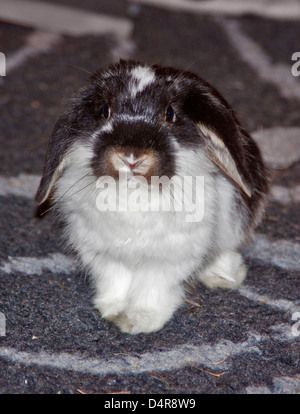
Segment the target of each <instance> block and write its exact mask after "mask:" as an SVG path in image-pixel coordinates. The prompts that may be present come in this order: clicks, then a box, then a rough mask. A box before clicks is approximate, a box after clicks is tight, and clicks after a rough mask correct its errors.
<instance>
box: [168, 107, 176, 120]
mask: <svg viewBox="0 0 300 414" xmlns="http://www.w3.org/2000/svg"><path fill="white" fill-rule="evenodd" d="M174 120H175V112H174V109H173V108H172V106H171V105H169V106H168V108H167V110H166V121H167V122H174Z"/></svg>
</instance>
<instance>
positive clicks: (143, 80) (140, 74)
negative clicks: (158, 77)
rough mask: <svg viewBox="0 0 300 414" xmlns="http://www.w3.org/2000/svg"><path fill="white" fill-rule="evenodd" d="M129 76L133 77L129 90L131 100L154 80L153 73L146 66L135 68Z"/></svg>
mask: <svg viewBox="0 0 300 414" xmlns="http://www.w3.org/2000/svg"><path fill="white" fill-rule="evenodd" d="M131 74H132V77H133V82H132V85H131V88H130V91H131V96H132V98H134V97H135V96H136V94H137V93H138V92H141V91H142V90H143V89H144V88H145V87H146V86H148V85H149V84H151V83H153V82H154V80H155V74H154V72H153V71H152V69H150V68H149V67H146V66H137V67H136V68H134V69H133V70H132V72H131Z"/></svg>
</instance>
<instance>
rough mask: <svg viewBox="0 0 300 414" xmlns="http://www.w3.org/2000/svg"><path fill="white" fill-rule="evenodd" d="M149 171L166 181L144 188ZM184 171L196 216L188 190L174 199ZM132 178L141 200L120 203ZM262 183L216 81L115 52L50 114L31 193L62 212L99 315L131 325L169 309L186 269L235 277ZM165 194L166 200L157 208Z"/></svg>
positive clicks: (142, 328) (259, 164)
mask: <svg viewBox="0 0 300 414" xmlns="http://www.w3.org/2000/svg"><path fill="white" fill-rule="evenodd" d="M155 177H156V178H157V177H158V182H159V179H160V178H161V177H165V179H166V185H165V187H164V186H163V185H160V187H159V191H158V192H156V193H155V194H154V195H152V193H151V190H152V188H154V187H155V185H154V184H153V182H152V179H153V178H155ZM175 177H177V181H176V180H174V178H175ZM185 177H191V179H192V180H195V179H196V178H197V177H202V181H201V183H202V184H203V185H202V187H201V185H199V188H200V189H201V188H202V190H203V191H198V192H197V191H196V188H198V187H197V186H193V185H191V182H189V183H190V185H189V186H188V185H187V188H188V190H189V191H190V192H191V194H192V196H193V198H194V201H193V204H192V205H193V206H194V207H195V210H197V211H198V213H199V214H198V215H196V219H195V218H194V217H193V214H191V208H190V205H189V204H191V197H190V198H188V197H187V199H188V200H189V201H186V205H185V204H184V203H182V206H183V207H182V208H181V209H180V208H176V202H177V201H178V200H179V199H180V194H181V195H182V193H184V192H186V193H187V192H188V191H187V190H184V191H176V188H177V189H178V188H179V190H182V188H183V187H180V185H179V182H180V179H181V180H183V179H185ZM109 178H110V179H111V180H112V181H111V182H109V180H108V179H109ZM178 178H179V179H178ZM172 179H173V182H172ZM101 180H102V181H101ZM105 180H107V181H105ZM168 180H169V181H168ZM104 182H106V184H107V185H106V187H105V186H104V185H102V184H103V183H104ZM132 182H136V183H139V185H140V191H139V197H140V200H142V201H141V206H140V207H141V208H139V209H138V208H136V206H135V205H134V203H132V205H130V203H129V205H128V204H126V203H125V204H124V205H125V207H126V208H123V207H124V205H123V207H122V208H121V207H120V205H121V204H122V202H123V203H124V202H126V201H128V200H129V199H130V198H131V197H133V199H134V198H135V197H136V194H135V191H137V189H138V186H136V188H134V185H133V183H132ZM108 184H111V185H110V186H109V185H108ZM113 184H114V185H113ZM117 184H119V187H118V186H117ZM129 184H130V185H129ZM159 184H161V183H159ZM172 185H173V187H172ZM176 186H177V187H176ZM178 186H179V187H178ZM129 187H130V188H129ZM268 188H269V185H268V171H267V168H266V166H265V165H264V163H263V160H262V156H261V154H260V151H259V148H258V147H257V145H256V144H255V142H254V141H253V139H252V138H251V137H250V136H249V134H248V133H247V132H246V131H245V129H244V128H243V127H242V126H241V124H240V122H239V121H238V119H237V117H236V115H235V113H234V111H233V109H232V108H231V107H230V105H229V104H228V103H227V102H226V101H225V99H224V98H223V97H222V96H221V95H220V93H219V92H217V90H216V89H215V88H213V87H212V86H211V85H210V84H209V83H207V82H206V81H204V80H203V79H201V78H200V77H199V76H198V75H196V74H193V73H191V72H188V71H181V70H178V69H175V68H172V67H163V66H160V65H157V64H153V65H148V64H145V63H140V62H137V61H132V60H120V61H118V62H116V63H113V64H111V65H110V66H109V67H108V68H106V69H102V70H99V71H97V72H96V73H95V74H93V75H92V76H91V77H90V79H89V84H88V86H86V87H85V88H84V89H82V90H81V91H80V92H79V94H78V95H77V96H75V97H74V98H73V99H72V100H71V103H70V106H69V109H67V110H66V112H65V113H64V114H63V115H62V116H61V117H60V118H59V120H58V121H57V123H56V125H55V127H54V130H53V133H52V135H51V137H50V140H49V144H48V150H47V154H46V158H45V165H44V170H43V175H42V178H41V182H40V185H39V188H38V190H37V194H36V201H37V203H38V204H39V205H41V204H42V203H44V202H45V201H46V200H48V199H51V202H52V203H53V208H54V210H55V211H57V214H58V217H59V218H61V219H62V220H63V222H64V231H63V236H64V240H66V244H67V246H69V247H70V248H71V249H72V250H74V251H75V252H76V255H77V257H78V259H79V262H80V263H81V265H82V267H83V269H85V270H87V272H88V274H89V275H90V278H91V281H92V286H93V288H94V305H95V307H96V308H97V309H98V310H99V311H100V313H101V316H102V317H103V318H105V319H106V320H109V321H112V322H113V323H114V324H115V325H116V326H117V327H118V328H119V329H120V330H121V331H122V332H124V333H130V334H138V333H150V332H155V331H158V330H160V329H161V328H162V327H163V326H164V325H165V324H166V323H167V322H168V321H169V320H170V319H171V318H172V316H173V314H174V312H175V311H176V310H177V309H178V308H179V307H180V306H181V305H182V303H183V300H184V296H185V287H186V286H187V283H188V282H189V281H190V280H192V279H197V280H200V281H201V282H202V283H204V285H206V286H207V287H209V288H218V287H222V288H227V289H236V288H238V287H239V286H240V285H241V283H242V282H243V281H244V279H245V277H246V273H247V269H246V266H245V264H244V262H243V258H242V255H241V253H240V250H241V248H242V247H243V246H244V245H245V243H246V242H247V241H248V240H249V238H251V235H252V234H253V232H254V230H255V228H256V226H257V225H258V224H259V223H260V221H261V219H262V216H263V212H264V209H265V203H266V200H267V194H268ZM100 190H101V191H102V192H105V191H106V193H105V194H106V199H109V200H110V201H109V202H108V201H107V203H106V204H105V200H104V199H103V198H102V199H101V200H102V204H101V200H100V201H99V197H100V195H101V191H100ZM125 190H128V191H127V193H126V191H125ZM150 193H151V194H150ZM162 193H163V196H164V197H165V198H167V196H170V198H171V203H169V207H170V208H169V210H168V209H164V211H163V209H162V208H160V207H161V206H162V201H161V197H162ZM149 194H150V195H151V197H150V199H151V200H150V201H149V199H147V197H146V196H148V195H149ZM145 197H146V198H145ZM172 197H173V198H172ZM100 198H101V197H100ZM112 200H114V201H115V200H119V202H120V203H121V204H120V205H116V203H115V204H114V202H113V201H112ZM103 203H104V206H106V207H105V208H104V207H103ZM101 206H102V207H103V208H102V207H101ZM113 206H115V208H112V207H113ZM151 206H152V207H153V206H154V208H150V207H151ZM185 207H186V208H185ZM188 213H189V214H188Z"/></svg>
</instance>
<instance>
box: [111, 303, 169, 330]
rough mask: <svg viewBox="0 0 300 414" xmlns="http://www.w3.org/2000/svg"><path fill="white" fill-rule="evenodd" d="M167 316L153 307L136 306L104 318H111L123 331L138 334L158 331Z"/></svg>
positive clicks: (166, 319)
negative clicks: (142, 307)
mask: <svg viewBox="0 0 300 414" xmlns="http://www.w3.org/2000/svg"><path fill="white" fill-rule="evenodd" d="M169 318H170V316H169V315H165V314H161V313H158V312H157V311H156V310H153V309H149V310H148V309H141V308H136V309H131V310H129V311H127V312H120V313H119V314H118V315H116V316H110V317H109V318H106V319H109V320H111V321H112V322H113V323H114V324H115V325H117V326H118V328H119V329H120V330H121V331H122V332H124V333H130V334H138V333H150V332H155V331H158V330H159V329H161V328H162V327H163V325H164V324H165V323H166V322H167V321H168V319H169Z"/></svg>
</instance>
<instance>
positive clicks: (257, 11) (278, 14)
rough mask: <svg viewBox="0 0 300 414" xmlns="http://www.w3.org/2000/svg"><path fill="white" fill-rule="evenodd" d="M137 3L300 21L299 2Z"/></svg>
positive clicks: (173, 0) (179, 0)
mask: <svg viewBox="0 0 300 414" xmlns="http://www.w3.org/2000/svg"><path fill="white" fill-rule="evenodd" d="M135 3H137V4H146V5H148V6H155V7H159V8H161V9H166V10H172V11H181V12H189V13H195V14H211V15H224V16H226V15H228V16H241V15H244V14H249V13H250V14H254V15H257V16H262V17H266V18H272V19H277V20H300V3H299V2H298V1H297V0H286V1H282V0H277V1H276V0H273V1H272V0H271V1H270V0H252V1H251V0H248V1H246V0H243V1H241V0H208V1H195V0H135Z"/></svg>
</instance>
